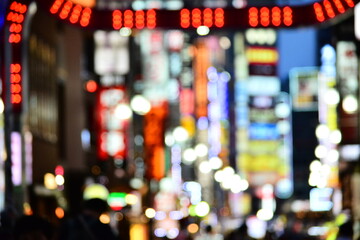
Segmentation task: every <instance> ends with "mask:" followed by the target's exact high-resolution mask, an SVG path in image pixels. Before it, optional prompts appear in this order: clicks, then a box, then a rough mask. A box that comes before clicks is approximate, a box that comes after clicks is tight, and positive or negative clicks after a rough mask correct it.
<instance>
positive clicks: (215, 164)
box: [209, 157, 223, 170]
mask: <svg viewBox="0 0 360 240" xmlns="http://www.w3.org/2000/svg"><path fill="white" fill-rule="evenodd" d="M209 162H210V166H211V168H212V169H214V170H217V169H220V168H221V167H222V165H223V161H222V160H221V159H220V158H219V157H212V158H210V159H209Z"/></svg>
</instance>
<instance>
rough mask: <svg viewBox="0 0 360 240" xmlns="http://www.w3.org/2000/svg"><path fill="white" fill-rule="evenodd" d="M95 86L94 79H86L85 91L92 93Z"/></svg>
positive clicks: (96, 86) (94, 90) (95, 88)
mask: <svg viewBox="0 0 360 240" xmlns="http://www.w3.org/2000/svg"><path fill="white" fill-rule="evenodd" d="M97 88H98V85H97V83H96V82H95V81H94V80H89V81H87V83H86V91H88V92H90V93H93V92H96V90H97Z"/></svg>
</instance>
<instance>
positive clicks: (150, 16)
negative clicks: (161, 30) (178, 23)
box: [146, 9, 156, 29]
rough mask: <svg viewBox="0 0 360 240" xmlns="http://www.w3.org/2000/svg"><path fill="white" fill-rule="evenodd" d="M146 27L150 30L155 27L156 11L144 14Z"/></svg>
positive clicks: (151, 10) (152, 10)
mask: <svg viewBox="0 0 360 240" xmlns="http://www.w3.org/2000/svg"><path fill="white" fill-rule="evenodd" d="M146 26H147V27H148V28H150V29H153V28H155V27H156V11H155V10H154V9H150V10H148V11H147V12H146Z"/></svg>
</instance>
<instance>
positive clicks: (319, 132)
mask: <svg viewBox="0 0 360 240" xmlns="http://www.w3.org/2000/svg"><path fill="white" fill-rule="evenodd" d="M329 133H330V130H329V127H328V126H326V125H325V124H320V125H318V126H317V127H316V130H315V135H316V137H317V138H318V139H325V138H327V137H328V136H329Z"/></svg>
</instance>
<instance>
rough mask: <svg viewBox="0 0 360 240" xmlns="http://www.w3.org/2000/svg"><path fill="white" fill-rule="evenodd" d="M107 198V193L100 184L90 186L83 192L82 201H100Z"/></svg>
mask: <svg viewBox="0 0 360 240" xmlns="http://www.w3.org/2000/svg"><path fill="white" fill-rule="evenodd" d="M108 196H109V191H108V190H107V188H106V187H105V186H104V185H101V184H90V185H89V186H87V187H86V188H85V190H84V196H83V197H84V199H85V200H86V199H91V198H100V199H102V200H107V198H108Z"/></svg>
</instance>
